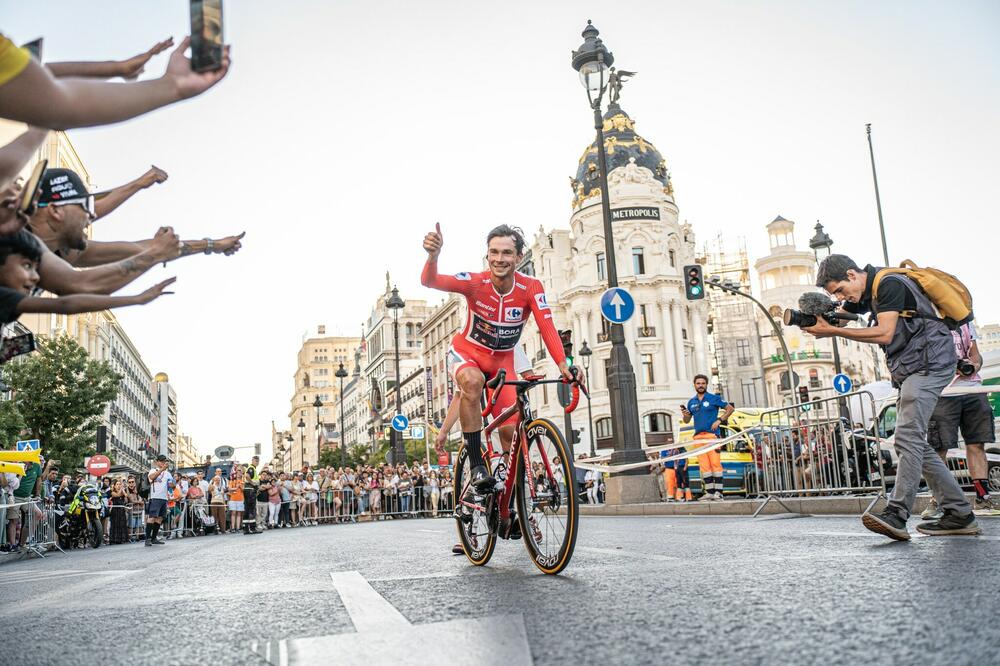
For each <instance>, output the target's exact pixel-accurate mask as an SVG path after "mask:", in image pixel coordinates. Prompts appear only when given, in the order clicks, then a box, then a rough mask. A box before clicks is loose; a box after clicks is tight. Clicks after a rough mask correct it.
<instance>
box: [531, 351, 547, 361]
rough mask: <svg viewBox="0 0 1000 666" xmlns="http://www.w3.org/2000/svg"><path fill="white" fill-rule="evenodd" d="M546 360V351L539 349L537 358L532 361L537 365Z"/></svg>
mask: <svg viewBox="0 0 1000 666" xmlns="http://www.w3.org/2000/svg"><path fill="white" fill-rule="evenodd" d="M544 360H545V350H544V349H539V350H538V351H537V352H535V357H534V358H533V359H532V361H534V362H536V363H537V362H538V361H544Z"/></svg>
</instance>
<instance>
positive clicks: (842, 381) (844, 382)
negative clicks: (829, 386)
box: [833, 373, 854, 395]
mask: <svg viewBox="0 0 1000 666" xmlns="http://www.w3.org/2000/svg"><path fill="white" fill-rule="evenodd" d="M853 385H854V384H853V383H852V382H851V378H850V377H848V376H847V375H845V374H844V373H840V374H839V375H836V376H835V377H834V378H833V390H834V391H836V392H837V393H839V394H840V395H844V394H845V393H850V392H851V388H852V387H853Z"/></svg>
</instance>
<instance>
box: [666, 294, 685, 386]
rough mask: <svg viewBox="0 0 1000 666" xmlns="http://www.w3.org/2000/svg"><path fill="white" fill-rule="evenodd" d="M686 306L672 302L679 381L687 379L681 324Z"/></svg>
mask: <svg viewBox="0 0 1000 666" xmlns="http://www.w3.org/2000/svg"><path fill="white" fill-rule="evenodd" d="M683 308H684V306H683V305H682V304H681V302H680V301H678V300H673V301H671V302H670V309H671V315H672V317H671V319H672V326H673V328H672V331H673V337H674V358H675V359H676V361H677V379H678V381H679V380H681V379H686V378H687V367H686V364H685V363H684V342H685V341H684V335H683V333H682V331H681V329H682V328H683V324H681V314H682V313H681V310H682V309H683Z"/></svg>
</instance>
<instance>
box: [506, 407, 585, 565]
mask: <svg viewBox="0 0 1000 666" xmlns="http://www.w3.org/2000/svg"><path fill="white" fill-rule="evenodd" d="M524 432H525V433H526V435H527V442H525V445H526V446H527V447H528V453H529V458H530V457H531V452H532V447H539V446H541V440H547V442H548V444H549V446H546V448H545V452H546V456H547V458H548V460H549V464H550V465H552V466H553V467H554V466H555V462H554V456H555V455H558V457H559V467H560V468H561V470H562V478H563V479H564V483H563V487H564V488H565V492H563V491H562V490H560V492H559V496H560V500H559V506H558V507H556V508H555V510H554V511H552V509H551V507H550V508H549V510H550V513H551V515H552V516H553V517H556V516H558V515H559V510H560V509H562V508H565V521H564V522H562V524H563V526H564V527H565V530H564V534H563V536H562V538H561V541H560V543H559V547H558V549H557V550H556V551H555V552H551V548H546V552H542V549H541V546H542V544H541V543H540V542H539V540H538V539H537V538H536V536H535V534H536V533H541V528H540V527H539V526H538V524H537V522H538V517H537V514H538V513H541V512H540V511H536V510H537V509H539V508H540V507H541V508H542V509H543V510H544V509H545V506H544V504H545V503H544V502H537V503H533V505H531V506H529V503H532V500H531V492H530V490H529V489H528V488H526V487H525V469H524V457H523V456H518V459H517V470H516V471H515V474H516V475H517V476H516V477H515V479H516V487H515V497H516V501H517V520H518V522H519V523H520V526H521V535H522V536H521V538H522V540H523V541H524V547H525V550H527V551H528V556H529V557H530V558H531V561H532V562H533V563H534V564H535V566H536V567H538V570H539V571H541V572H542V573H545V574H548V575H550V576H554V575H555V574H558V573H559V572H561V571H562V570H563V569H565V568H566V566H567V565H568V564H569V562H570V559H572V557H573V550H574V549H575V548H576V536H577V532H578V531H579V525H580V510H579V509H580V500H579V498H578V497H577V495H576V493H575V492H574V491H573V486H574V484H575V483H576V482H575V476H574V469H573V453H572V451H570V450H569V447H568V446H567V445H566V440H565V439H564V438H563V435H562V432H560V430H559V428H557V427H556V425H555V424H554V423H553V422H552V421H550V420H548V419H541V418H540V419H535V420H534V421H531V422H530V423H528V424H527V425H526V426H525V427H524ZM539 460H540V458H539ZM553 473H555V470H554V469H553ZM532 482H534V481H532ZM532 518H535V522H534V523H532ZM543 538H544V533H543Z"/></svg>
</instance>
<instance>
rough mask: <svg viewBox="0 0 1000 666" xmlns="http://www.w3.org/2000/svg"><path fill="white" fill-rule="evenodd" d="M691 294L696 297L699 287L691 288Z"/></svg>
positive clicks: (699, 290)
mask: <svg viewBox="0 0 1000 666" xmlns="http://www.w3.org/2000/svg"><path fill="white" fill-rule="evenodd" d="M691 293H692V294H694V295H695V296H697V295H698V294H700V293H701V287H691Z"/></svg>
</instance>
